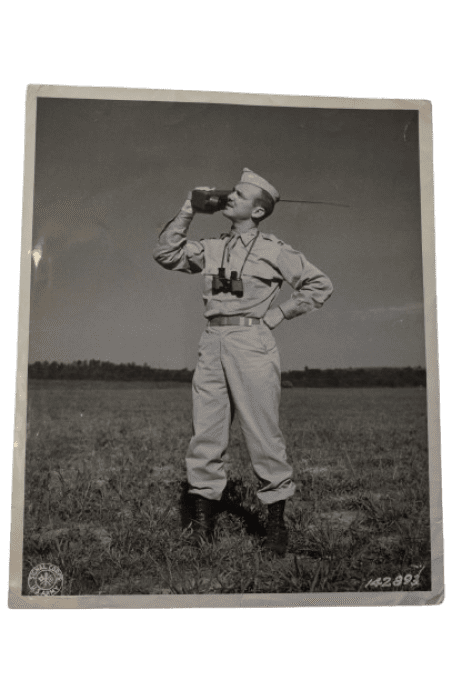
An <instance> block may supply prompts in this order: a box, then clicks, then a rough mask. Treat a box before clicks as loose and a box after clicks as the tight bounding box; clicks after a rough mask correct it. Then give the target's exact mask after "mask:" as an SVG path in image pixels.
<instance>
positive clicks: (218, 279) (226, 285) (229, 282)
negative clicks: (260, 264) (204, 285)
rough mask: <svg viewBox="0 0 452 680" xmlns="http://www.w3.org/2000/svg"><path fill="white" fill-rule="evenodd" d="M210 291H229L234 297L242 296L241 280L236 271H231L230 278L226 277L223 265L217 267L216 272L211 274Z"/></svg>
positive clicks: (215, 292) (214, 292)
mask: <svg viewBox="0 0 452 680" xmlns="http://www.w3.org/2000/svg"><path fill="white" fill-rule="evenodd" d="M212 293H213V295H216V294H217V293H231V294H232V295H235V296H236V297H243V281H242V279H241V278H239V276H238V274H237V272H231V278H230V279H228V278H226V274H225V269H224V267H220V268H219V269H218V274H214V275H213V279H212Z"/></svg>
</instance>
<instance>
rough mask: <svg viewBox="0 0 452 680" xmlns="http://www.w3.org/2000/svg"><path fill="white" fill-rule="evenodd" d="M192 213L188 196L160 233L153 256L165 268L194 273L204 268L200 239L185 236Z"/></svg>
mask: <svg viewBox="0 0 452 680" xmlns="http://www.w3.org/2000/svg"><path fill="white" fill-rule="evenodd" d="M193 214H194V213H193V208H192V206H191V201H190V198H187V200H186V201H185V203H184V205H183V206H182V208H181V210H180V211H179V213H178V214H177V215H176V217H174V218H173V219H172V220H171V221H170V222H168V224H167V225H166V226H165V227H164V228H163V231H162V232H161V233H160V236H159V238H158V243H157V246H156V248H154V251H153V256H154V259H155V260H156V261H157V262H158V263H159V264H160V265H161V266H162V267H165V269H172V270H174V271H180V272H186V273H188V274H196V273H197V272H200V271H201V270H202V269H203V268H204V246H203V244H202V241H190V240H189V239H188V238H187V233H188V228H189V226H190V223H191V221H192V219H193Z"/></svg>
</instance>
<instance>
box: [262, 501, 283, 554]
mask: <svg viewBox="0 0 452 680" xmlns="http://www.w3.org/2000/svg"><path fill="white" fill-rule="evenodd" d="M285 505H286V501H277V502H276V503H271V504H270V505H269V506H268V520H267V538H266V539H265V541H264V550H269V551H271V552H273V553H275V554H276V555H279V556H280V557H284V555H285V554H286V550H287V544H288V542H289V532H288V531H287V528H286V525H285V524H284V508H285Z"/></svg>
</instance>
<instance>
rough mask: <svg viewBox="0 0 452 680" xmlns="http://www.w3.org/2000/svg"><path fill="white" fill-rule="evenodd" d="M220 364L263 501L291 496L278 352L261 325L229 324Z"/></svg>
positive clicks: (223, 338)
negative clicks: (258, 481)
mask: <svg viewBox="0 0 452 680" xmlns="http://www.w3.org/2000/svg"><path fill="white" fill-rule="evenodd" d="M221 356H222V364H223V367H224V369H225V373H226V378H227V381H228V384H229V387H230V390H231V394H232V399H233V401H234V404H235V408H236V411H237V415H238V417H239V420H240V425H241V428H242V431H243V434H244V437H245V440H246V444H247V448H248V451H249V454H250V458H251V463H252V465H253V469H254V472H255V474H256V475H257V477H258V479H259V480H260V483H261V487H260V489H259V491H258V494H257V495H258V497H259V499H260V500H261V502H262V503H264V504H270V503H276V502H277V501H281V500H285V499H287V498H289V497H290V496H292V495H293V494H294V492H295V485H294V483H293V481H292V467H291V466H290V465H289V463H288V461H287V455H286V446H285V442H284V438H283V435H282V433H281V430H280V428H279V403H280V396H281V371H280V362H279V353H278V349H277V347H276V343H275V340H274V337H273V334H272V333H271V331H270V330H269V329H268V328H267V327H266V326H265V325H256V326H251V327H249V328H246V327H245V328H242V327H238V328H236V327H234V328H228V329H226V330H225V331H224V332H223V334H222V353H221Z"/></svg>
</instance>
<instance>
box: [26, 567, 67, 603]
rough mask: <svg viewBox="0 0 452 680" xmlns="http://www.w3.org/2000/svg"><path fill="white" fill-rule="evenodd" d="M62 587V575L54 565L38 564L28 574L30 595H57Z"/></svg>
mask: <svg viewBox="0 0 452 680" xmlns="http://www.w3.org/2000/svg"><path fill="white" fill-rule="evenodd" d="M62 587H63V574H62V572H61V569H59V567H55V565H54V564H38V565H37V566H36V567H33V569H32V570H31V571H30V573H29V574H28V588H29V591H30V595H44V596H46V595H47V596H48V595H58V593H59V592H61V588H62Z"/></svg>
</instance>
